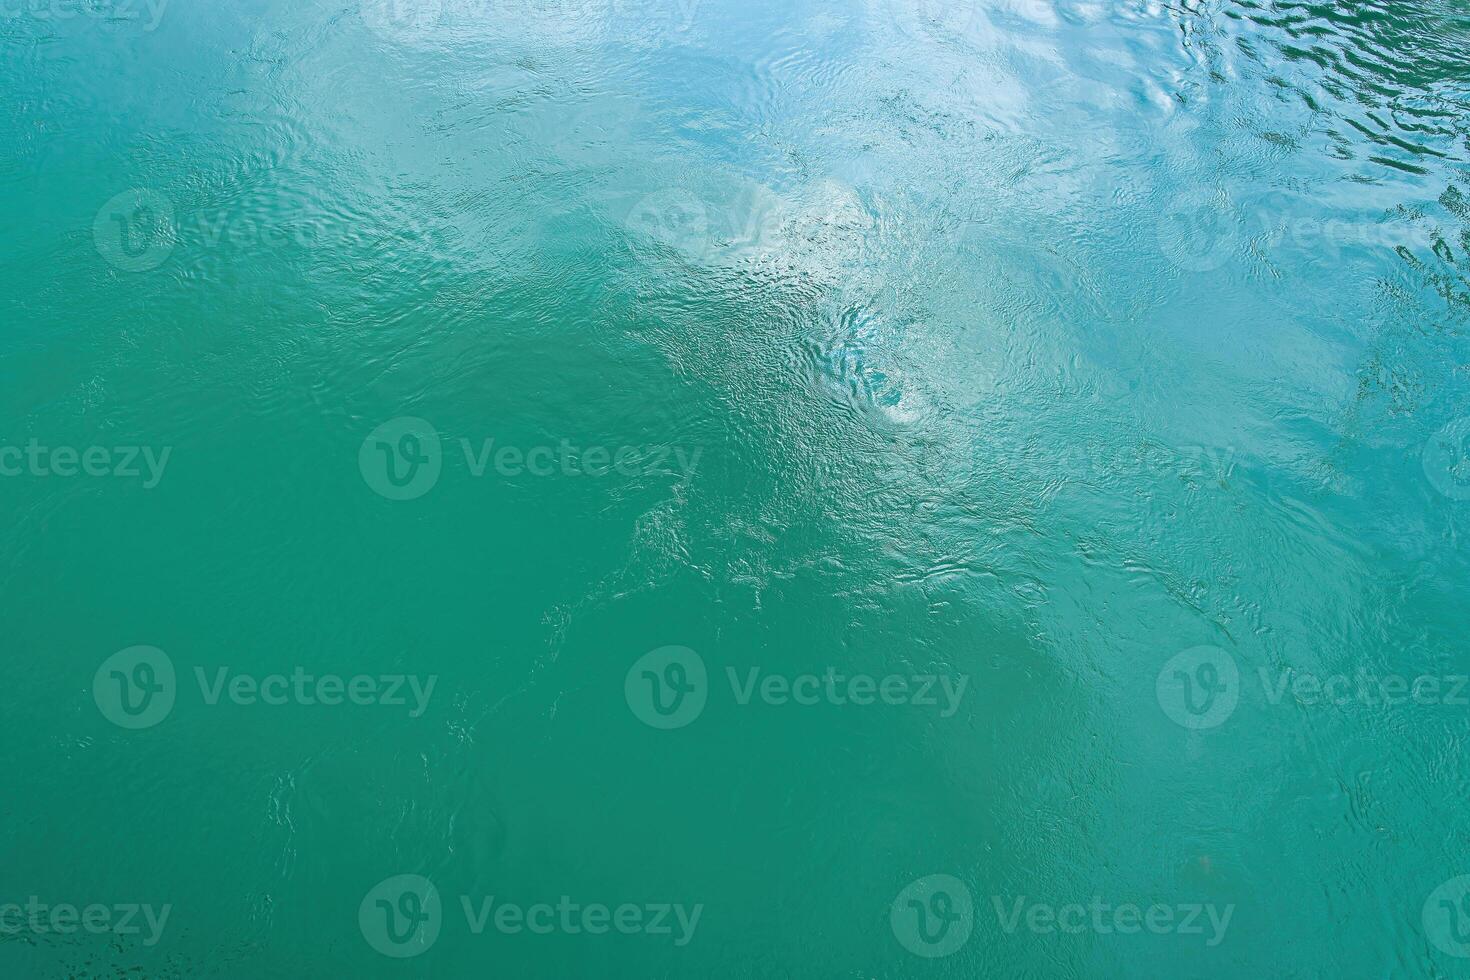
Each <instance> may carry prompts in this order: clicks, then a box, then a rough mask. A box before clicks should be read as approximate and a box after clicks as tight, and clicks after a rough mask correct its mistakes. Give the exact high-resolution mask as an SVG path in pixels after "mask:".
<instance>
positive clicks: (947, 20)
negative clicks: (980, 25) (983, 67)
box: [881, 0, 980, 41]
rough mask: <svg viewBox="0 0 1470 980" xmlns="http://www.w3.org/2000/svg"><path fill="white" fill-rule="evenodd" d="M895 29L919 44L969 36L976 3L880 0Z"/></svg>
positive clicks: (959, 0) (952, 0)
mask: <svg viewBox="0 0 1470 980" xmlns="http://www.w3.org/2000/svg"><path fill="white" fill-rule="evenodd" d="M881 2H882V3H883V4H884V6H885V7H886V8H887V13H888V17H889V19H890V20H892V22H893V24H894V26H895V27H897V28H898V29H899V30H900V31H901V32H903V33H904V34H907V35H908V36H909V37H911V38H915V39H917V40H921V41H935V40H948V39H951V38H961V37H964V36H965V35H967V34H969V33H970V31H971V30H972V29H973V28H974V26H975V22H976V20H977V19H978V17H979V13H980V9H979V8H980V4H979V3H977V2H976V0H881Z"/></svg>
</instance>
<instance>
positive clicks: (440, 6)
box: [361, 0, 444, 44]
mask: <svg viewBox="0 0 1470 980" xmlns="http://www.w3.org/2000/svg"><path fill="white" fill-rule="evenodd" d="M361 10H362V21H363V23H364V24H366V25H367V26H368V30H370V31H372V32H373V33H374V34H376V35H378V36H379V37H381V38H383V39H384V40H385V41H394V42H404V43H409V44H414V43H420V42H423V41H425V40H427V39H428V38H430V37H431V36H433V34H434V33H435V32H436V31H437V30H438V28H439V21H440V19H441V18H442V17H443V16H444V0H362V7H361Z"/></svg>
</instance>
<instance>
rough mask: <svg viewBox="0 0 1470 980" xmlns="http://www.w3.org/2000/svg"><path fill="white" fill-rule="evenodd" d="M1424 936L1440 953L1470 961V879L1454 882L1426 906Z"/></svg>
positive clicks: (1432, 895) (1463, 877)
mask: <svg viewBox="0 0 1470 980" xmlns="http://www.w3.org/2000/svg"><path fill="white" fill-rule="evenodd" d="M1422 918H1423V923H1424V936H1425V938H1427V939H1428V940H1429V941H1430V942H1431V943H1433V944H1434V945H1435V947H1436V948H1437V949H1438V950H1439V951H1440V952H1441V953H1448V954H1449V955H1450V956H1454V957H1457V958H1459V959H1464V958H1466V957H1470V875H1460V876H1459V877H1458V878H1451V879H1450V880H1449V881H1447V882H1445V883H1444V884H1443V885H1440V886H1439V887H1438V888H1436V889H1435V890H1434V891H1432V892H1430V893H1429V898H1428V899H1426V900H1425V902H1424V914H1423V917H1422Z"/></svg>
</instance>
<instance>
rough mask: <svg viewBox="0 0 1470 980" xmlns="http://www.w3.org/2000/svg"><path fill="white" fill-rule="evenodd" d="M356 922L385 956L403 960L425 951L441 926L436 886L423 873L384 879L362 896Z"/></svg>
mask: <svg viewBox="0 0 1470 980" xmlns="http://www.w3.org/2000/svg"><path fill="white" fill-rule="evenodd" d="M357 924H358V926H359V927H360V928H361V929H362V937H363V938H364V939H366V940H367V941H368V945H369V946H371V947H372V948H373V949H375V950H377V951H378V952H380V953H382V954H383V955H384V956H391V957H393V958H394V959H400V960H402V959H408V958H409V957H411V956H418V955H420V954H422V953H427V952H428V951H429V947H431V946H433V945H434V943H435V942H436V941H437V940H438V939H439V929H440V927H441V926H443V925H444V907H443V905H442V904H441V903H440V901H439V889H437V888H435V887H434V883H433V882H432V881H430V880H429V879H427V878H425V877H424V876H423V875H394V876H393V877H391V878H385V879H383V880H382V881H380V882H378V884H377V885H375V886H374V887H373V890H372V891H370V892H368V893H367V894H366V895H365V896H363V899H362V904H361V905H359V906H358V907H357Z"/></svg>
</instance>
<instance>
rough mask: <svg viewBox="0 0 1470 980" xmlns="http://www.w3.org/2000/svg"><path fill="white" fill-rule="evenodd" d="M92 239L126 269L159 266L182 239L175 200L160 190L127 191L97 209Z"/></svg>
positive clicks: (103, 253)
mask: <svg viewBox="0 0 1470 980" xmlns="http://www.w3.org/2000/svg"><path fill="white" fill-rule="evenodd" d="M92 241H93V243H94V244H95V245H96V246H97V254H99V255H101V256H102V257H103V258H104V259H106V260H107V262H108V264H110V265H112V266H113V267H114V268H117V269H120V270H122V271H123V272H148V271H150V270H152V269H156V268H158V267H159V266H161V265H163V263H164V262H165V261H167V260H168V257H169V256H170V255H172V254H173V250H174V245H176V244H177V243H178V229H177V227H176V226H175V224H174V206H173V202H172V201H170V200H169V199H168V198H167V197H164V196H163V195H162V194H160V193H158V192H157V191H151V190H147V189H141V188H134V189H133V190H130V191H123V192H122V193H121V194H119V195H117V196H116V197H114V198H112V199H111V200H110V201H108V202H107V203H106V204H104V205H102V209H101V210H100V211H98V212H97V217H96V219H95V220H93V222H92Z"/></svg>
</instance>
